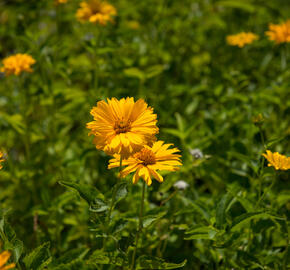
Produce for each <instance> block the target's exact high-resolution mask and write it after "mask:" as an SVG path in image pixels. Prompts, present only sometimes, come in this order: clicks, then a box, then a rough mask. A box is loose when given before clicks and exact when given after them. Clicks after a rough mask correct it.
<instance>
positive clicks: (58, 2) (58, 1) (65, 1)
mask: <svg viewBox="0 0 290 270" xmlns="http://www.w3.org/2000/svg"><path fill="white" fill-rule="evenodd" d="M65 3H67V0H55V4H65Z"/></svg>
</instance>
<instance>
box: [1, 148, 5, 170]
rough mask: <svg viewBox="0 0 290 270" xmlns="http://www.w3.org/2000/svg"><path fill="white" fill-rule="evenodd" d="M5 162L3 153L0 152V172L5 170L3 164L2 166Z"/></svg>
mask: <svg viewBox="0 0 290 270" xmlns="http://www.w3.org/2000/svg"><path fill="white" fill-rule="evenodd" d="M3 161H4V159H3V153H2V152H1V151H0V170H1V169H2V168H3V166H2V164H1V163H2V162H3Z"/></svg>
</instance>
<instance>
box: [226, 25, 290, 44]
mask: <svg viewBox="0 0 290 270" xmlns="http://www.w3.org/2000/svg"><path fill="white" fill-rule="evenodd" d="M265 34H266V35H267V36H268V38H269V40H272V41H275V43H276V44H280V43H286V42H290V20H287V21H286V22H283V23H281V24H272V23H271V24H270V25H269V30H268V31H266V32H265ZM258 39H259V36H258V35H256V34H254V33H251V32H241V33H239V34H236V35H229V36H227V37H226V40H227V43H228V44H229V45H231V46H238V47H240V48H242V47H244V46H245V45H247V44H251V43H252V42H253V41H255V40H258Z"/></svg>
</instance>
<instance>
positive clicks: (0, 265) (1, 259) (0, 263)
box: [0, 251, 15, 270]
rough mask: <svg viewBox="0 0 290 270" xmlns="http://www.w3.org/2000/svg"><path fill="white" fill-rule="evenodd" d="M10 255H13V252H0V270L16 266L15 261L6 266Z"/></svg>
mask: <svg viewBox="0 0 290 270" xmlns="http://www.w3.org/2000/svg"><path fill="white" fill-rule="evenodd" d="M10 256H11V254H10V252H9V251H3V252H2V253H1V254H0V270H8V269H11V268H14V267H15V263H11V264H9V265H6V266H5V264H6V263H7V261H8V260H9V258H10Z"/></svg>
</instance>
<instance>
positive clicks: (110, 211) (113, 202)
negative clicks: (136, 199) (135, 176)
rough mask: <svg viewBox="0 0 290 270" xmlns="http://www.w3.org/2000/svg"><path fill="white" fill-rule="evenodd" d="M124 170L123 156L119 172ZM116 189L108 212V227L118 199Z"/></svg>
mask: <svg viewBox="0 0 290 270" xmlns="http://www.w3.org/2000/svg"><path fill="white" fill-rule="evenodd" d="M121 171H122V157H120V166H119V174H121ZM116 191H117V190H116V189H114V191H113V194H112V201H111V205H110V209H109V213H108V217H107V218H108V221H107V222H108V223H107V224H108V227H109V224H110V219H111V214H112V210H113V208H114V204H115V200H116Z"/></svg>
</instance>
